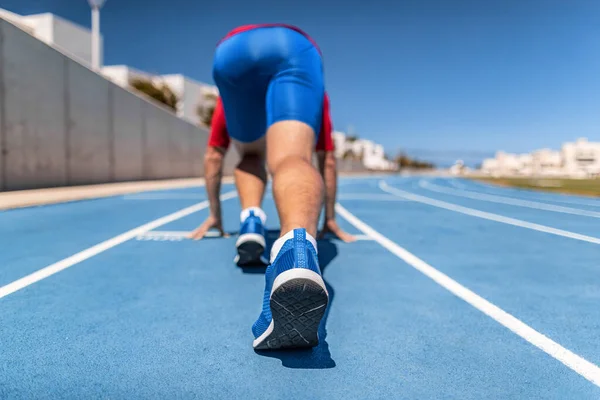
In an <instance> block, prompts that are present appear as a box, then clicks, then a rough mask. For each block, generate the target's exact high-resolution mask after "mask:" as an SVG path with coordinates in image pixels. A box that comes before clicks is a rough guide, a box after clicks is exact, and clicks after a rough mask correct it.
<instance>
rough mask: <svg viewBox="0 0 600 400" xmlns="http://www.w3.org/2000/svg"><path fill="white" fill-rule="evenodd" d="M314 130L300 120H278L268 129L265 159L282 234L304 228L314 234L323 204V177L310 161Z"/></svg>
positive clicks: (315, 233) (314, 235)
mask: <svg viewBox="0 0 600 400" xmlns="http://www.w3.org/2000/svg"><path fill="white" fill-rule="evenodd" d="M314 139H315V134H314V132H313V129H312V128H311V127H310V126H309V125H307V124H305V123H302V122H299V121H280V122H277V123H275V124H273V125H271V127H270V128H269V130H268V131H267V163H268V166H269V170H270V171H271V173H272V175H273V197H274V198H275V204H276V206H277V212H278V214H279V220H280V222H281V234H282V235H284V234H285V233H287V232H289V231H291V230H293V229H295V228H304V229H306V231H307V233H308V234H309V235H311V236H313V237H316V235H317V223H318V220H319V212H320V210H321V206H322V204H323V192H324V190H323V180H322V179H321V175H320V174H319V172H318V171H317V169H316V168H315V167H314V166H313V164H312V155H313V147H314Z"/></svg>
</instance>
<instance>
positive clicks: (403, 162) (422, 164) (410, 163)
mask: <svg viewBox="0 0 600 400" xmlns="http://www.w3.org/2000/svg"><path fill="white" fill-rule="evenodd" d="M394 161H395V162H396V164H397V165H398V167H399V168H413V169H433V168H435V165H433V164H432V163H430V162H427V161H419V160H416V159H412V158H410V157H409V156H407V155H406V154H404V153H400V154H398V155H397V156H396V159H395V160H394Z"/></svg>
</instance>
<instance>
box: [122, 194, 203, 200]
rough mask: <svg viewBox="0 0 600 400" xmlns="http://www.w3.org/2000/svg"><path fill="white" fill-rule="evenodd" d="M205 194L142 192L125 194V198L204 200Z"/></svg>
mask: <svg viewBox="0 0 600 400" xmlns="http://www.w3.org/2000/svg"><path fill="white" fill-rule="evenodd" d="M202 199H206V196H205V195H202V194H193V193H140V194H130V195H126V196H123V200H202Z"/></svg>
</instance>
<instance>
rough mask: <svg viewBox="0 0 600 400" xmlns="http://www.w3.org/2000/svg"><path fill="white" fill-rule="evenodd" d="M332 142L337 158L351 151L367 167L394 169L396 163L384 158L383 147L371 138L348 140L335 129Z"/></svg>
mask: <svg viewBox="0 0 600 400" xmlns="http://www.w3.org/2000/svg"><path fill="white" fill-rule="evenodd" d="M333 142H334V145H335V156H336V157H337V158H343V157H344V155H345V154H347V153H348V152H351V153H352V154H353V155H354V156H355V157H357V158H360V159H361V160H362V163H363V165H364V167H365V168H367V169H371V170H380V171H383V170H393V169H396V163H394V162H392V161H389V160H386V158H385V149H384V147H383V146H382V145H380V144H377V143H374V142H373V141H371V140H361V139H358V140H348V138H347V136H346V134H344V133H343V132H339V131H335V132H333Z"/></svg>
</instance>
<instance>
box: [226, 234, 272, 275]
mask: <svg viewBox="0 0 600 400" xmlns="http://www.w3.org/2000/svg"><path fill="white" fill-rule="evenodd" d="M236 247H237V253H238V254H237V256H236V257H235V259H234V262H235V263H236V264H237V265H238V266H240V267H241V266H245V265H266V264H268V262H267V260H266V259H265V257H264V252H265V239H264V237H262V235H259V234H253V233H249V234H244V235H241V236H240V237H239V239H238V240H237V242H236Z"/></svg>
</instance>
